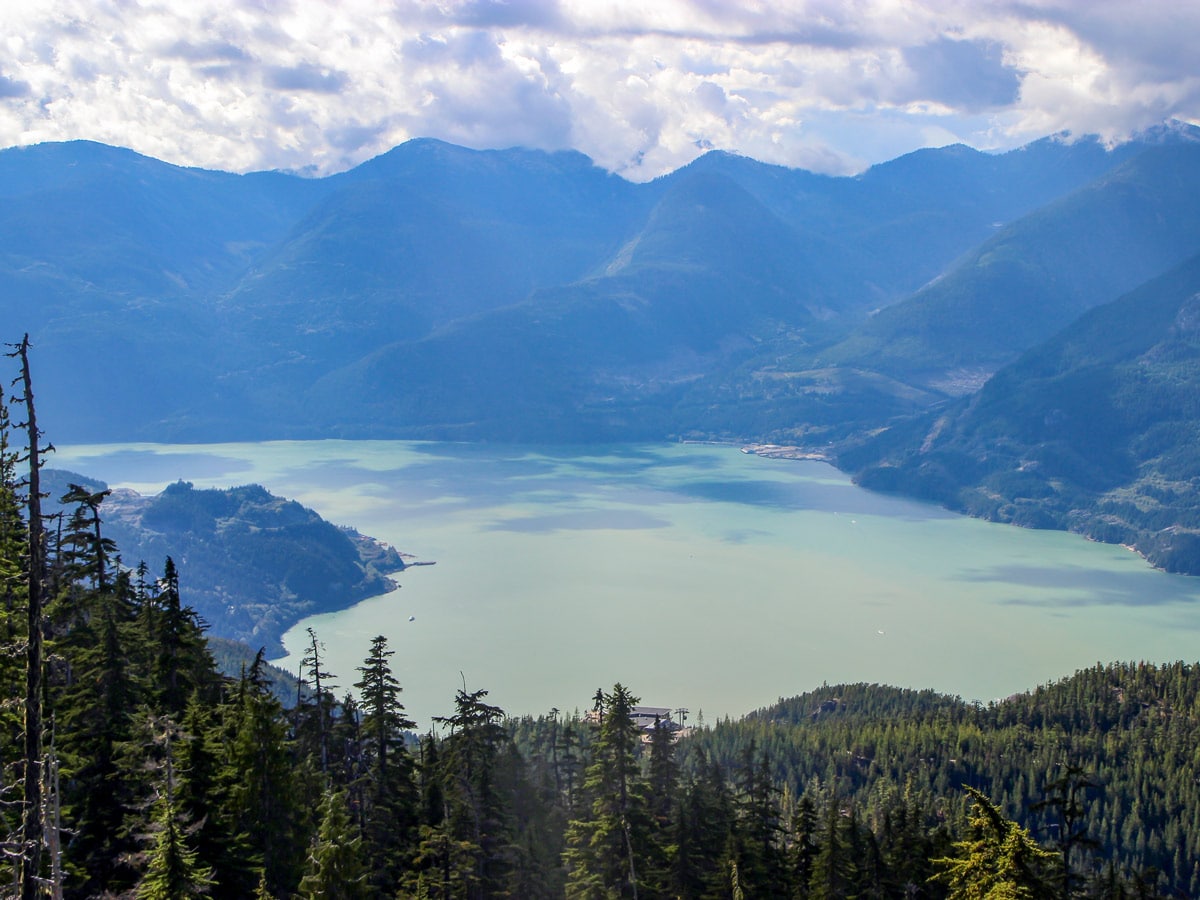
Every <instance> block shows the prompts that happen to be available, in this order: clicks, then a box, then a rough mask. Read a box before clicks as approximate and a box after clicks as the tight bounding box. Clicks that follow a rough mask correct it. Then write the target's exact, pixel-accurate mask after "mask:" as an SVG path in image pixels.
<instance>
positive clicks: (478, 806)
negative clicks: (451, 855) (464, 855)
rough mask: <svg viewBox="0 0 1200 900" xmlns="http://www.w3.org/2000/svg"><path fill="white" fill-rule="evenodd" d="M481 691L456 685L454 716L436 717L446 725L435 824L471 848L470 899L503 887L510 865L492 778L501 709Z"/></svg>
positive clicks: (501, 735) (503, 739)
mask: <svg viewBox="0 0 1200 900" xmlns="http://www.w3.org/2000/svg"><path fill="white" fill-rule="evenodd" d="M487 693H488V692H487V691H483V690H481V691H472V692H468V691H466V690H465V689H463V690H460V691H459V692H458V693H457V695H456V696H455V699H454V705H455V713H454V715H453V716H449V717H439V718H438V719H437V721H438V722H440V723H442V724H444V725H448V726H449V727H450V734H449V736H448V737H447V738H446V739H445V740H444V742H443V746H442V748H441V751H440V770H441V776H442V777H441V782H442V792H443V799H444V804H445V810H446V814H445V816H444V819H443V821H442V824H441V826H440V827H442V828H444V829H446V834H447V835H448V836H449V838H450V839H451V840H452V841H454V842H459V843H467V844H470V845H471V847H472V853H473V855H474V859H475V867H474V875H473V878H472V881H471V884H470V887H469V893H468V895H467V896H468V897H471V898H482V897H487V896H493V895H495V894H498V893H500V892H501V891H503V889H504V885H505V883H506V878H507V875H508V870H509V868H510V864H511V830H510V822H509V816H508V811H507V809H506V807H505V803H504V802H503V797H502V796H501V794H500V791H499V777H498V776H499V771H498V768H499V760H500V750H501V748H502V746H503V745H504V744H506V743H507V741H508V736H507V734H506V733H505V731H504V728H503V726H502V725H501V724H500V723H501V720H502V719H503V717H504V711H503V710H502V709H500V708H499V707H498V706H492V705H491V704H489V703H487V702H485V700H484V698H485V697H486V696H487Z"/></svg>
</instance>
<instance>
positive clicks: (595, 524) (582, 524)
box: [483, 509, 671, 534]
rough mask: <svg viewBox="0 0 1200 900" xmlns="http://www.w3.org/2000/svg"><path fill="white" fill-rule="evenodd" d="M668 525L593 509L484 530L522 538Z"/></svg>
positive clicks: (641, 516) (649, 518) (632, 514)
mask: <svg viewBox="0 0 1200 900" xmlns="http://www.w3.org/2000/svg"><path fill="white" fill-rule="evenodd" d="M670 524H671V523H670V522H668V521H667V520H666V519H660V518H658V517H657V516H652V515H649V514H648V513H643V512H638V511H637V510H614V509H596V510H581V511H579V512H568V513H559V514H556V515H548V516H525V517H523V518H516V519H505V520H504V521H501V522H493V523H492V524H490V525H487V526H485V528H484V529H483V530H485V531H513V532H520V533H524V534H549V533H551V532H555V531H598V530H602V529H609V530H623V531H634V530H640V529H645V528H667V527H669V526H670Z"/></svg>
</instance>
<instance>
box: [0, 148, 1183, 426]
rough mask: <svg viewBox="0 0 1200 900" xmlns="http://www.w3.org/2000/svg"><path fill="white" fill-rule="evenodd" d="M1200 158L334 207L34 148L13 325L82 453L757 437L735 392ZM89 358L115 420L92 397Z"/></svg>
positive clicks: (1025, 152) (578, 163)
mask: <svg viewBox="0 0 1200 900" xmlns="http://www.w3.org/2000/svg"><path fill="white" fill-rule="evenodd" d="M1195 133H1196V131H1195V129H1189V128H1188V127H1186V126H1172V127H1168V128H1164V129H1159V130H1157V131H1154V132H1149V133H1147V134H1145V135H1143V136H1142V137H1141V138H1139V139H1138V140H1136V141H1133V142H1130V143H1128V144H1125V145H1122V146H1120V147H1117V148H1113V149H1106V148H1105V147H1103V146H1102V145H1101V144H1100V143H1099V142H1098V141H1096V140H1093V139H1086V138H1085V139H1080V140H1077V141H1073V142H1072V141H1069V140H1066V139H1061V138H1059V139H1045V140H1042V141H1038V142H1035V143H1033V144H1031V145H1029V146H1027V147H1025V148H1023V149H1021V150H1017V151H1012V152H1009V153H1005V154H1000V155H989V154H984V153H979V152H977V151H973V150H969V149H967V148H964V147H947V148H942V149H940V150H925V151H920V152H918V153H914V154H911V155H910V156H907V157H903V158H901V159H898V160H895V161H893V162H890V163H886V164H883V165H879V166H876V167H874V168H872V169H870V170H869V171H867V172H865V173H863V174H862V175H860V176H857V177H854V178H830V177H825V176H818V175H813V174H811V173H808V172H803V171H799V170H790V169H784V168H781V167H778V166H769V165H764V164H761V163H758V162H755V161H753V160H750V159H746V158H742V157H737V156H732V155H729V154H723V153H712V154H709V155H707V156H705V157H702V158H701V159H699V160H697V161H696V162H695V163H693V164H692V165H690V166H687V167H685V168H683V169H680V170H679V171H677V172H674V173H672V174H670V175H668V176H665V177H663V178H660V179H658V180H656V181H654V182H650V183H648V184H632V183H629V182H626V181H624V180H622V179H620V178H618V177H616V176H613V175H610V174H607V173H605V172H603V171H602V170H600V169H598V168H597V167H595V166H594V165H592V163H591V162H590V161H589V160H588V159H587V158H586V157H583V156H581V155H579V154H575V153H553V154H548V153H542V152H534V151H527V150H518V149H514V150H503V151H472V150H466V149H464V148H460V147H454V146H452V145H448V144H444V143H441V142H438V141H431V140H415V141H410V142H408V143H406V144H403V145H401V146H400V147H397V148H395V149H394V150H392V151H390V152H388V153H386V154H384V155H383V156H381V157H378V158H377V159H374V160H371V161H369V162H367V163H364V164H363V165H361V166H359V167H357V168H355V169H353V170H351V171H349V172H345V173H342V174H340V175H336V176H331V177H328V178H323V179H317V180H313V179H304V178H299V177H296V176H290V175H286V174H282V173H259V174H254V175H244V176H235V175H229V174H225V173H219V172H207V171H203V170H196V169H182V168H179V167H176V166H171V165H168V164H165V163H161V162H158V161H155V160H152V159H148V158H146V157H143V156H139V155H137V154H134V153H132V152H130V151H126V150H119V149H116V148H112V147H106V146H103V145H99V144H91V143H87V142H74V143H69V144H45V145H37V146H32V147H24V148H14V149H9V150H4V151H0V196H3V198H4V200H5V203H4V204H3V206H2V207H0V246H3V247H4V252H3V254H2V255H0V311H2V313H3V316H4V318H5V321H9V322H14V323H18V325H17V329H18V331H24V330H27V331H28V332H29V334H30V336H31V338H32V340H33V342H34V344H35V346H37V347H38V352H39V355H40V358H41V359H42V360H43V361H44V367H45V370H46V372H47V373H48V374H47V375H46V376H44V377H43V378H42V379H41V388H40V390H41V392H42V394H43V396H44V397H45V398H46V401H47V402H46V403H45V404H44V405H45V407H46V409H47V415H48V416H50V418H49V419H48V420H47V425H48V427H49V428H50V430H51V431H53V433H55V434H56V435H58V436H59V439H60V440H71V441H94V440H129V439H146V438H149V439H155V440H162V439H184V440H188V439H205V440H212V439H225V438H234V437H251V438H262V437H288V436H310V437H311V436H329V435H340V436H358V437H363V436H390V437H418V436H428V437H474V438H497V437H502V438H503V437H512V436H519V437H520V438H522V439H524V440H538V439H545V438H550V437H553V438H562V439H568V440H589V439H595V438H599V437H604V438H607V439H621V438H625V437H630V436H655V437H667V436H670V435H675V434H679V433H682V432H684V431H688V430H694V431H705V432H710V433H712V432H717V431H729V432H742V431H744V430H745V426H746V424H747V423H746V422H745V420H744V419H743V417H742V413H741V407H742V403H741V402H740V399H741V396H740V395H742V394H747V395H749V396H748V397H747V398H746V399H748V400H750V401H751V402H754V401H759V400H762V399H764V398H763V397H762V396H761V395H762V394H763V393H764V391H767V390H768V389H772V390H773V389H775V388H778V387H779V386H780V385H779V381H780V379H778V378H775V377H772V378H769V379H766V381H762V380H761V379H754V378H750V379H745V378H742V377H741V376H739V375H738V373H739V371H741V369H740V367H749V371H751V372H758V371H759V370H761V369H763V367H764V366H767V365H774V364H775V363H776V362H777V361H778V360H779V359H780V358H790V357H789V354H791V355H794V354H796V353H799V352H801V351H803V352H805V353H807V352H808V350H810V349H811V348H813V347H816V346H824V345H828V344H830V343H837V342H838V341H840V340H841V339H842V338H844V337H845V336H846V334H847V333H848V332H849V330H850V329H853V328H855V327H857V326H858V325H860V324H862V323H863V321H864V318H865V317H867V316H868V315H869V314H870V313H871V312H872V311H874V310H876V309H879V308H881V307H887V306H890V305H892V304H894V303H896V302H898V301H901V300H903V299H904V298H905V297H907V296H909V295H910V294H912V293H913V292H914V291H918V289H920V288H921V286H922V285H923V284H925V283H927V282H928V281H930V280H931V279H934V278H936V277H938V276H939V275H940V274H942V273H944V272H946V271H947V269H948V268H949V267H951V266H952V264H953V263H954V261H955V260H956V259H958V258H959V257H960V256H962V255H963V254H965V253H968V252H970V251H972V249H973V248H975V247H978V246H981V245H982V244H983V242H985V241H986V240H988V239H989V238H992V237H993V236H994V235H996V234H997V231H998V229H1000V230H1003V228H1004V226H1008V225H1011V224H1013V223H1015V222H1017V221H1018V220H1021V219H1022V218H1023V217H1026V216H1030V215H1036V214H1037V211H1038V210H1040V209H1042V208H1044V207H1046V206H1047V204H1054V203H1056V202H1058V201H1060V200H1062V198H1066V197H1067V196H1069V195H1070V194H1072V192H1074V191H1077V190H1085V191H1089V190H1090V191H1092V192H1093V193H1098V194H1099V195H1102V196H1103V197H1105V198H1107V199H1105V200H1097V201H1096V203H1098V204H1099V205H1100V207H1103V208H1104V209H1105V210H1107V211H1109V212H1112V213H1113V214H1115V215H1116V216H1117V219H1116V221H1117V222H1118V223H1122V222H1124V221H1125V219H1124V217H1125V210H1126V207H1125V206H1124V205H1123V201H1122V198H1123V197H1125V196H1126V195H1127V194H1129V184H1130V178H1132V176H1130V177H1128V178H1126V177H1123V178H1114V179H1109V176H1110V174H1111V173H1114V172H1116V171H1118V170H1123V168H1124V167H1126V166H1135V169H1136V166H1137V164H1138V161H1139V160H1141V159H1142V157H1143V156H1146V157H1147V161H1145V162H1144V163H1142V169H1138V170H1137V171H1145V170H1150V171H1152V172H1157V171H1158V166H1159V165H1161V166H1167V160H1168V158H1169V159H1170V164H1171V166H1173V167H1174V168H1171V169H1169V170H1168V169H1163V171H1164V173H1165V174H1164V175H1163V176H1162V178H1168V179H1169V178H1170V177H1175V178H1177V179H1181V180H1180V181H1179V183H1180V184H1184V185H1185V186H1186V180H1187V178H1188V177H1191V176H1190V174H1189V173H1190V169H1189V168H1188V167H1189V166H1191V165H1193V161H1192V160H1191V159H1190V156H1189V154H1188V150H1189V149H1190V147H1191V145H1192V141H1193V140H1194V138H1195ZM1173 151H1174V152H1175V155H1174V156H1173V155H1172V152H1173ZM1147 155H1148V156H1147ZM1151 158H1154V159H1161V160H1163V161H1162V162H1161V164H1159V163H1151V162H1150V161H1149V160H1150V159H1151ZM1106 179H1109V180H1106ZM1150 180H1151V181H1155V179H1154V178H1151V179H1150ZM1159 180H1162V179H1159ZM1157 190H1158V187H1157V182H1156V181H1155V183H1154V184H1150V185H1148V186H1147V187H1146V190H1145V197H1141V196H1140V195H1137V192H1134V193H1133V194H1131V195H1130V196H1129V207H1128V208H1129V209H1130V210H1136V211H1137V213H1138V218H1137V219H1136V220H1133V219H1132V218H1131V219H1130V221H1129V222H1128V223H1127V225H1128V229H1129V232H1128V233H1129V236H1130V237H1131V239H1133V240H1135V241H1136V240H1141V241H1143V242H1144V243H1148V244H1153V243H1154V242H1155V241H1156V240H1158V239H1159V238H1161V237H1162V234H1161V233H1160V232H1161V230H1162V228H1167V229H1171V228H1172V227H1173V226H1172V223H1175V222H1176V221H1177V219H1178V217H1177V216H1176V217H1175V218H1172V216H1174V215H1175V214H1174V207H1172V208H1170V209H1167V208H1166V207H1163V209H1161V210H1160V209H1159V208H1158V207H1157V206H1156V205H1155V204H1164V203H1166V202H1167V201H1166V200H1164V199H1163V198H1162V197H1161V196H1160V195H1159V194H1158V193H1156V191H1157ZM1089 196H1090V195H1089ZM1173 202H1174V203H1175V204H1177V205H1178V204H1182V205H1183V206H1184V208H1187V204H1186V202H1185V200H1183V199H1180V198H1179V197H1176V198H1175V199H1174V201H1173ZM1105 204H1107V206H1105ZM1139 204H1140V205H1139ZM1160 212H1161V213H1163V216H1162V217H1160V215H1159V213H1160ZM1160 218H1162V219H1163V221H1165V222H1166V223H1167V224H1166V225H1164V226H1162V227H1160V229H1159V231H1154V230H1153V228H1154V227H1158V226H1157V225H1156V223H1158V222H1159V221H1160ZM1139 226H1145V227H1147V228H1150V229H1151V230H1149V231H1147V232H1146V233H1145V234H1144V235H1143V234H1141V233H1140V232H1138V227H1139ZM1120 227H1125V225H1121V226H1120ZM1184 233H1185V232H1183V231H1181V232H1180V236H1179V238H1178V239H1179V240H1180V241H1182V240H1183V236H1182V235H1183V234H1184ZM1172 234H1174V232H1173V231H1172ZM1097 237H1098V238H1099V237H1104V236H1103V235H1099V236H1097ZM1164 246H1168V247H1169V246H1172V245H1171V243H1170V241H1167V243H1166V244H1164ZM1055 252H1056V251H1048V255H1047V256H1046V260H1047V262H1048V263H1049V262H1050V261H1052V260H1054V259H1056V257H1055V256H1054V253H1055ZM1100 252H1103V251H1102V250H1101V251H1100ZM1168 255H1169V254H1168ZM1084 257H1086V251H1085V252H1084ZM1156 258H1157V257H1154V258H1151V259H1148V260H1147V261H1146V262H1145V263H1144V264H1143V265H1144V267H1152V265H1153V264H1154V259H1156ZM1062 261H1063V262H1064V263H1070V264H1071V265H1075V264H1076V263H1077V262H1078V261H1079V259H1078V258H1077V257H1076V256H1072V255H1071V254H1066V255H1063V256H1062ZM1131 272H1132V269H1131ZM1153 274H1157V273H1156V272H1153V271H1150V272H1148V273H1147V274H1146V275H1145V277H1150V275H1153ZM1072 277H1074V275H1072ZM1128 286H1130V287H1132V286H1133V285H1132V284H1130V285H1128ZM1000 287H1002V286H1000ZM1072 303H1073V304H1074V306H1072V307H1071V308H1073V309H1075V308H1077V309H1082V308H1084V306H1086V302H1085V301H1080V300H1077V299H1075V300H1072ZM514 344H518V345H520V346H521V347H522V348H523V349H524V352H522V353H519V354H514V353H511V352H510V349H511V347H512V346H513V345H514ZM97 348H99V350H97ZM843 349H844V348H843ZM93 351H95V352H93ZM840 352H841V351H839V353H840ZM85 358H86V359H89V360H90V365H91V368H90V370H89V371H90V372H91V381H92V383H94V384H95V385H97V389H98V390H101V391H103V392H104V399H105V402H104V403H103V404H98V403H95V402H94V397H93V396H92V392H90V391H82V390H80V386H79V384H78V379H77V378H76V376H75V373H74V369H73V368H72V363H73V362H74V361H77V360H79V359H85ZM805 358H807V357H805ZM860 362H862V360H860ZM840 365H845V366H850V365H851V364H850V363H849V362H845V363H840ZM809 368H811V366H809ZM143 372H154V373H155V378H154V379H150V380H147V379H144V378H141V377H140V376H139V374H137V373H143ZM760 382H761V383H760ZM647 396H648V397H649V398H650V399H649V401H645V400H644V398H646V397H647ZM856 400H858V401H861V398H856ZM547 410H549V411H550V412H552V413H554V415H552V416H546V415H536V413H539V412H545V411H547ZM885 411H886V412H889V413H890V412H891V410H890V408H887V409H885ZM777 412H778V415H777V416H776V417H775V419H774V423H773V424H774V427H775V428H776V429H782V428H788V427H793V426H795V425H797V424H799V420H798V419H797V418H796V417H795V416H794V415H793V410H791V409H790V408H789V407H788V406H787V405H783V406H781V407H780V408H779V409H778V410H777ZM861 412H865V413H868V414H869V413H870V412H871V409H870V408H868V409H866V410H861ZM855 415H857V412H855V413H853V414H852V415H851V416H850V417H849V418H850V419H854V417H855ZM834 418H835V419H836V420H838V421H839V422H841V423H843V424H844V422H845V421H846V420H847V417H846V416H834ZM749 436H756V435H749Z"/></svg>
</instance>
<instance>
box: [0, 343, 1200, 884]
mask: <svg viewBox="0 0 1200 900" xmlns="http://www.w3.org/2000/svg"><path fill="white" fill-rule="evenodd" d="M27 351H28V344H27V343H26V342H23V343H22V344H21V345H19V346H18V347H17V355H18V356H19V357H20V360H21V363H22V371H23V378H22V379H21V380H19V382H18V385H19V388H18V390H19V395H18V398H17V404H18V405H19V406H20V407H21V408H22V410H23V413H24V416H23V418H24V419H25V420H26V422H27V424H26V425H25V426H24V434H25V436H26V439H27V443H26V445H25V446H24V447H22V446H21V440H22V439H21V437H20V434H21V433H22V431H21V427H20V426H13V425H12V424H11V423H10V421H9V419H8V416H7V414H6V413H4V414H2V415H0V579H2V583H3V586H4V604H3V606H2V607H0V650H2V651H3V652H0V680H2V681H3V682H4V696H5V697H6V698H9V700H8V701H7V702H5V703H4V704H3V705H0V771H2V772H3V783H2V784H0V797H2V800H3V803H0V824H2V827H3V830H4V848H5V854H4V856H3V861H2V862H0V883H3V884H4V885H6V886H7V887H6V890H9V891H10V892H11V894H12V895H13V896H20V897H22V898H23V900H32V898H35V897H43V896H63V897H66V898H86V897H100V896H105V897H137V898H178V897H200V896H211V897H221V898H245V897H259V898H266V897H274V898H290V897H301V898H326V897H364V898H365V897H396V898H447V900H448V898H492V897H523V898H558V897H565V898H599V897H640V898H675V897H678V898H697V900H699V898H729V900H735V898H746V897H799V898H835V897H838V898H840V897H847V898H849V897H933V898H940V897H949V898H970V897H985V896H987V897H1050V896H1056V897H1097V898H1099V897H1105V898H1119V897H1175V896H1195V895H1197V893H1200V847H1198V846H1197V841H1198V840H1200V827H1198V826H1200V786H1198V784H1197V780H1196V777H1195V772H1196V766H1197V762H1198V760H1197V749H1196V748H1197V747H1200V666H1197V665H1194V664H1185V663H1175V664H1169V665H1155V664H1146V663H1141V664H1135V663H1128V664H1112V665H1099V664H1098V665H1097V666H1095V667H1093V668H1091V669H1088V670H1085V671H1081V672H1078V673H1076V674H1075V675H1073V676H1071V677H1068V678H1065V679H1063V680H1062V681H1061V682H1058V683H1055V684H1049V685H1045V686H1042V687H1040V688H1037V689H1035V690H1033V691H1031V692H1029V693H1026V694H1020V695H1017V696H1014V697H1010V698H1008V699H1006V700H1003V701H998V702H995V703H992V704H988V705H986V706H984V705H980V704H970V703H965V702H963V701H962V700H961V699H960V698H956V697H948V696H943V695H939V694H935V693H932V692H928V691H924V692H923V691H913V690H901V689H897V688H889V687H886V686H881V685H864V684H858V685H840V686H833V687H830V686H822V687H821V688H819V689H817V690H815V691H813V692H811V693H809V694H806V695H803V696H800V697H795V698H792V699H789V700H781V701H780V702H779V703H778V704H777V705H775V706H773V707H771V708H768V709H763V710H759V711H757V712H754V713H752V714H750V715H747V716H746V717H744V718H742V719H739V720H725V721H721V722H718V723H715V724H710V725H709V726H707V727H706V726H703V725H699V726H697V727H693V728H687V729H685V728H682V727H679V726H678V725H676V724H675V723H674V722H673V721H672V716H673V715H674V713H673V712H672V711H669V710H660V711H656V715H655V716H653V717H650V718H649V719H648V718H647V712H646V710H645V709H643V708H639V707H638V703H639V699H638V697H637V695H636V694H635V693H634V690H633V689H632V688H630V687H627V686H625V685H623V684H621V683H620V682H618V683H616V684H614V685H613V687H612V688H611V689H597V691H596V693H595V695H594V696H592V697H590V698H576V700H577V701H578V703H579V705H580V706H581V707H582V709H583V710H585V712H582V713H581V712H580V711H579V710H578V709H576V710H575V711H574V712H571V713H564V712H561V711H559V710H557V709H556V710H549V711H546V713H544V714H542V715H539V716H522V717H520V718H513V717H509V716H507V715H506V714H505V711H504V710H503V709H501V708H499V707H497V706H495V705H492V704H491V703H489V702H488V691H487V689H486V688H484V687H481V686H468V685H466V684H464V685H463V687H462V689H461V690H459V691H458V692H457V693H456V695H455V696H454V697H453V698H449V697H448V698H446V713H445V715H444V716H442V717H439V718H437V719H435V720H434V725H433V728H432V729H431V730H430V731H429V732H428V733H426V734H423V735H417V734H415V733H414V731H413V729H414V728H415V725H414V723H413V722H412V721H411V720H410V719H409V718H408V716H407V715H406V712H405V708H404V704H403V701H402V690H403V686H402V685H401V684H400V683H399V682H398V681H397V679H396V678H395V676H394V674H393V671H392V667H391V662H390V660H391V658H392V656H393V655H394V651H393V650H392V649H391V648H390V646H389V642H388V638H387V636H385V635H378V636H376V637H374V638H373V639H371V640H370V641H369V642H365V646H364V648H363V662H362V664H361V665H360V666H358V667H356V669H355V671H354V672H330V671H327V668H326V662H325V660H324V647H323V645H322V643H321V641H320V636H319V635H317V634H316V633H312V632H310V643H309V646H308V648H307V653H306V654H305V658H304V662H303V665H302V678H303V680H304V682H305V685H304V688H305V689H304V690H302V691H299V692H297V695H296V698H295V702H294V703H292V704H290V705H285V704H284V703H282V702H281V701H280V700H279V699H278V697H277V696H276V695H275V694H274V693H272V692H271V690H270V689H269V686H268V683H267V678H266V675H265V667H264V663H263V654H262V652H261V651H260V652H259V653H258V654H257V656H256V657H255V658H254V659H253V661H252V662H251V664H250V665H248V666H246V667H245V668H243V669H242V670H241V672H240V673H239V675H238V677H233V678H231V677H228V676H223V675H221V674H220V673H219V672H218V669H217V667H216V665H215V663H214V660H213V655H212V653H211V651H210V647H209V644H208V641H207V638H206V636H205V624H206V623H205V622H204V621H203V619H202V617H201V616H200V615H199V614H198V613H197V612H196V610H195V609H194V608H192V607H190V606H189V605H187V604H186V603H184V602H183V601H182V599H181V587H180V585H181V583H182V582H183V581H184V580H185V579H186V578H187V572H186V570H182V569H181V568H180V567H178V566H177V565H176V563H175V562H174V560H173V559H172V558H170V557H168V558H167V560H166V562H165V563H164V565H163V568H162V570H161V571H155V572H153V573H151V572H150V571H149V570H148V569H147V568H146V567H144V566H137V567H132V568H131V567H130V566H129V565H128V564H127V563H126V564H123V565H118V564H117V562H116V560H117V559H118V557H119V555H120V548H119V547H118V546H117V545H116V544H115V543H114V542H113V541H112V540H111V539H110V538H109V537H108V536H107V533H106V530H105V525H104V516H103V506H104V503H105V499H106V498H105V497H104V496H103V495H102V494H103V492H99V493H95V492H90V491H88V490H86V489H84V488H83V487H82V486H76V489H72V491H70V492H69V494H68V495H65V496H64V498H63V503H64V504H65V505H66V507H67V509H68V514H67V515H66V517H65V518H64V521H63V525H62V528H61V530H59V529H58V528H54V529H51V528H49V527H47V524H46V519H45V518H44V517H43V515H42V509H41V501H42V490H41V487H42V486H41V483H40V474H41V472H40V467H39V463H40V460H41V456H42V441H41V435H40V432H39V430H38V428H37V424H36V416H35V408H34V404H33V395H32V386H31V381H30V379H29V373H28V365H27ZM963 639H964V640H970V639H973V638H972V637H971V636H964V637H963ZM614 676H615V677H617V678H619V677H620V673H619V672H618V673H614ZM681 724H682V723H681Z"/></svg>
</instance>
